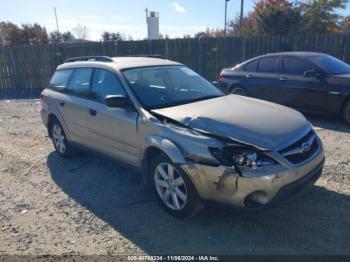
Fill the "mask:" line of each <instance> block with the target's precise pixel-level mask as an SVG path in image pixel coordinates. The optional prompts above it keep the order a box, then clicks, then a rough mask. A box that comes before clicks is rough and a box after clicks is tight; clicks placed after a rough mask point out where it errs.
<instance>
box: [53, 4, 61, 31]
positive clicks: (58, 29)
mask: <svg viewBox="0 0 350 262" xmlns="http://www.w3.org/2000/svg"><path fill="white" fill-rule="evenodd" d="M53 10H54V11H55V18H56V26H57V32H58V33H60V28H59V26H58V18H57V11H56V7H54V8H53Z"/></svg>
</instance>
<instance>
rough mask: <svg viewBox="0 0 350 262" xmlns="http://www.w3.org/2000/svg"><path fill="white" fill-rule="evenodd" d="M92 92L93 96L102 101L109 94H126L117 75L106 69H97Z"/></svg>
mask: <svg viewBox="0 0 350 262" xmlns="http://www.w3.org/2000/svg"><path fill="white" fill-rule="evenodd" d="M91 93H92V97H93V98H95V99H96V100H98V101H101V102H103V101H104V99H105V97H106V96H108V95H125V91H124V89H123V86H122V84H121V83H120V81H119V80H118V79H117V76H116V75H114V74H113V73H112V72H110V71H108V70H104V69H95V72H94V79H93V82H92V89H91Z"/></svg>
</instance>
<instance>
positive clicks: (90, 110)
mask: <svg viewBox="0 0 350 262" xmlns="http://www.w3.org/2000/svg"><path fill="white" fill-rule="evenodd" d="M89 113H90V115H92V116H96V115H97V111H96V110H94V109H91V108H90V109H89Z"/></svg>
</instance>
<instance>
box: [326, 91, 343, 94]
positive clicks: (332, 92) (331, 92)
mask: <svg viewBox="0 0 350 262" xmlns="http://www.w3.org/2000/svg"><path fill="white" fill-rule="evenodd" d="M328 94H330V95H340V94H341V93H340V92H334V91H330V92H328Z"/></svg>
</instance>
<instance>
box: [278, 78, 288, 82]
mask: <svg viewBox="0 0 350 262" xmlns="http://www.w3.org/2000/svg"><path fill="white" fill-rule="evenodd" d="M287 80H288V78H287V77H280V81H287Z"/></svg>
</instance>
